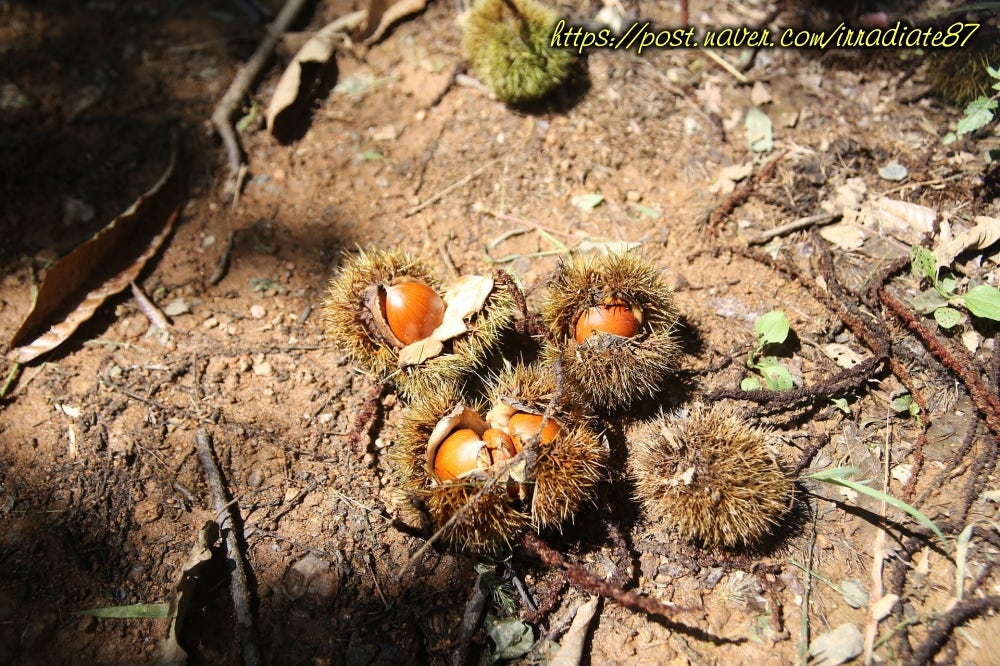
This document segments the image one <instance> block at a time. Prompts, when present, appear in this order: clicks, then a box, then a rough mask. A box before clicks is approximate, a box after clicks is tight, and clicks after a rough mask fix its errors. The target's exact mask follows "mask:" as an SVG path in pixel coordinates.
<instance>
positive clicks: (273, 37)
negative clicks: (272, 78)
mask: <svg viewBox="0 0 1000 666" xmlns="http://www.w3.org/2000/svg"><path fill="white" fill-rule="evenodd" d="M305 4H306V3H305V0H287V2H285V6H284V7H282V8H281V12H280V13H279V14H278V16H277V17H276V18H275V19H274V22H273V23H271V24H270V25H268V26H267V33H266V34H265V35H264V38H263V39H262V40H261V41H260V43H259V44H258V45H257V50H255V51H254V52H253V55H252V56H250V59H249V60H247V61H246V63H244V65H243V67H241V68H240V71H238V72H237V73H236V76H235V77H233V81H232V83H230V84H229V89H228V90H226V94H225V95H223V96H222V99H221V100H219V103H218V104H216V105H215V109H214V110H213V111H212V124H213V125H214V126H215V130H216V131H217V132H218V133H219V136H220V137H221V138H222V143H223V145H224V146H225V148H226V156H227V158H228V161H229V173H230V176H231V177H232V178H236V176H237V174H239V172H240V167H241V166H243V149H242V148H241V147H240V141H239V139H238V138H237V137H236V128H235V127H233V123H232V118H233V116H234V115H235V114H236V111H237V109H238V108H239V106H240V104H241V103H242V102H243V98H244V97H246V96H247V94H248V93H249V92H250V87H251V86H252V85H253V83H254V81H255V80H256V79H257V77H258V76H259V75H260V72H261V70H263V69H264V65H265V63H267V61H268V59H269V58H270V57H271V53H273V52H274V47H275V45H276V44H277V43H278V40H279V39H280V38H281V35H282V34H284V33H285V32H286V31H287V30H288V26H289V25H291V23H292V21H293V20H294V19H295V17H296V16H298V13H299V12H300V11H301V10H302V7H303V6H304V5H305Z"/></svg>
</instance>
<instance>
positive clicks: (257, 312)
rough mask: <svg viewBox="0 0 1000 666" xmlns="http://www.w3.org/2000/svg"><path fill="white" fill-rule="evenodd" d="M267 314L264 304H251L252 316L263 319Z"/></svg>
mask: <svg viewBox="0 0 1000 666" xmlns="http://www.w3.org/2000/svg"><path fill="white" fill-rule="evenodd" d="M266 315H267V310H266V309H265V308H264V306H263V305H252V306H250V316H251V317H253V318H254V319H263V318H264V317H265V316H266Z"/></svg>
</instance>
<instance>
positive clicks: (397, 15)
mask: <svg viewBox="0 0 1000 666" xmlns="http://www.w3.org/2000/svg"><path fill="white" fill-rule="evenodd" d="M371 4H372V6H375V5H381V3H380V2H377V1H376V2H372V3H371ZM425 7H427V0H397V2H394V3H393V4H391V5H390V6H389V7H388V8H387V9H386V10H385V11H384V12H383V13H382V15H381V16H379V17H378V26H377V27H376V28H375V32H373V33H372V34H371V35H369V36H368V38H367V39H365V41H364V44H365V46H371V45H372V44H375V43H376V42H378V41H379V40H380V39H382V37H383V36H385V33H386V32H387V31H388V30H389V28H391V27H392V26H393V25H394V24H395V23H396V22H398V21H399V20H401V19H404V18H406V17H407V16H409V15H411V14H416V13H417V12H420V11H423V10H424V8H425ZM375 18H376V17H375V12H374V11H373V12H372V16H370V17H369V19H368V20H369V24H370V23H371V22H372V21H373V20H374V19H375Z"/></svg>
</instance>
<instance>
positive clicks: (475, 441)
mask: <svg viewBox="0 0 1000 666" xmlns="http://www.w3.org/2000/svg"><path fill="white" fill-rule="evenodd" d="M515 453H516V451H515V448H514V443H513V442H512V441H511V438H510V436H509V435H508V434H507V433H505V432H503V431H501V430H497V429H496V428H490V429H488V430H486V431H485V432H483V434H482V436H480V435H478V434H476V431H475V430H473V429H472V428H459V429H458V430H455V431H454V432H452V433H451V434H450V435H448V437H446V438H445V440H444V441H443V442H441V445H440V446H438V449H437V453H436V454H435V456H434V474H436V475H437V477H438V479H440V480H441V481H454V480H456V479H458V478H459V477H460V476H462V475H463V474H466V473H468V472H471V471H472V470H475V469H488V468H489V467H491V466H492V465H494V464H495V463H498V462H500V461H502V460H508V459H510V458H511V457H513V456H514V455H515Z"/></svg>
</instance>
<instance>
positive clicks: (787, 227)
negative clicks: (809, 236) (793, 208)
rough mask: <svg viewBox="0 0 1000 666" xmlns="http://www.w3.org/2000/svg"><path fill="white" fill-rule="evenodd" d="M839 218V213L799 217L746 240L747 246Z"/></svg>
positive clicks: (760, 243) (759, 243) (761, 243)
mask: <svg viewBox="0 0 1000 666" xmlns="http://www.w3.org/2000/svg"><path fill="white" fill-rule="evenodd" d="M841 216H842V214H841V213H819V214H818V215H810V216H809V217H800V218H799V219H797V220H795V221H793V222H789V223H788V224H782V225H781V226H778V227H775V228H774V229H768V230H767V231H764V232H762V233H759V234H757V235H756V236H754V237H753V238H750V239H748V240H747V245H763V244H764V243H766V242H767V241H769V240H771V239H772V238H776V237H778V236H784V235H785V234H790V233H792V232H793V231H800V230H802V229H808V228H809V227H813V226H822V225H824V224H827V223H829V222H833V221H834V220H839V219H840V218H841Z"/></svg>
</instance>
